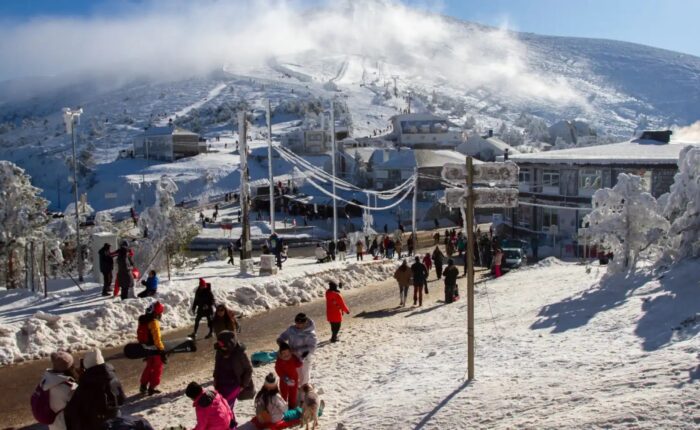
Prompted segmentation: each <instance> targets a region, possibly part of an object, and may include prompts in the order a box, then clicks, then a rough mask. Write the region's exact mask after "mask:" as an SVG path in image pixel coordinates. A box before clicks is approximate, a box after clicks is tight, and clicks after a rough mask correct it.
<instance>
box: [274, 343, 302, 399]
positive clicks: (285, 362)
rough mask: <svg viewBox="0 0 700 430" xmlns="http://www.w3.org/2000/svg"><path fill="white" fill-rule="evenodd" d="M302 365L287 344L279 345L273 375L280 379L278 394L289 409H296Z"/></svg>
mask: <svg viewBox="0 0 700 430" xmlns="http://www.w3.org/2000/svg"><path fill="white" fill-rule="evenodd" d="M301 365H302V363H301V360H299V358H297V357H296V356H295V355H294V354H292V350H291V348H290V347H289V345H288V344H286V343H284V342H282V343H280V349H279V352H278V353H277V362H275V373H277V376H279V378H280V387H279V388H280V394H281V395H282V398H283V399H284V400H286V401H287V406H288V407H289V409H292V408H296V407H297V391H298V390H299V368H300V367H301Z"/></svg>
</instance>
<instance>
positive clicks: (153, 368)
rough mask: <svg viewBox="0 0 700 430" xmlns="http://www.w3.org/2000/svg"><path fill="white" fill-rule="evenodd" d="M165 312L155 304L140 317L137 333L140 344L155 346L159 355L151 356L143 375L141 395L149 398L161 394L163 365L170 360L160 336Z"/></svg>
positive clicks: (160, 304)
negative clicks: (159, 388)
mask: <svg viewBox="0 0 700 430" xmlns="http://www.w3.org/2000/svg"><path fill="white" fill-rule="evenodd" d="M163 312H165V306H163V304H162V303H160V302H154V303H152V304H151V305H150V306H148V308H146V313H145V314H143V315H141V316H140V317H139V325H138V329H137V331H136V337H137V339H138V342H139V343H141V344H144V345H148V346H155V347H156V349H158V351H160V354H159V355H151V356H150V357H148V358H147V359H146V368H145V369H143V373H141V387H140V389H139V392H140V393H141V394H146V393H148V395H149V396H151V395H153V394H158V393H160V390H158V389H157V387H158V385H160V378H161V376H163V364H165V363H167V362H168V360H167V358H166V356H165V345H164V344H163V340H162V339H161V336H160V319H161V317H162V316H163Z"/></svg>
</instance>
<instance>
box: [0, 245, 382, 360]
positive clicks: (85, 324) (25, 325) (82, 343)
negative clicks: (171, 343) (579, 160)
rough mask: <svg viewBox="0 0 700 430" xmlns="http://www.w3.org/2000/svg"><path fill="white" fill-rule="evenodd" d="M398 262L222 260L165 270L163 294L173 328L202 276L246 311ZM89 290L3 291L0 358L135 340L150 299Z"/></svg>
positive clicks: (372, 276) (370, 277)
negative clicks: (265, 272) (256, 264)
mask: <svg viewBox="0 0 700 430" xmlns="http://www.w3.org/2000/svg"><path fill="white" fill-rule="evenodd" d="M392 267H393V265H392V263H389V262H365V263H354V262H353V263H350V262H344V263H343V262H339V261H336V262H332V263H324V264H317V263H316V262H315V259H313V258H290V259H289V260H287V262H286V263H285V264H284V269H283V270H282V271H281V272H278V274H277V275H275V276H261V277H257V276H252V275H249V276H244V275H238V272H239V268H238V267H235V268H233V267H232V266H231V265H229V264H226V262H225V260H216V261H209V262H206V263H204V264H202V265H200V266H198V267H195V268H191V270H184V269H183V270H182V272H177V273H175V275H174V276H173V279H172V281H171V282H168V281H167V274H165V273H161V274H160V279H161V285H160V286H159V287H158V297H157V299H158V300H159V301H160V302H161V303H163V304H165V306H166V309H167V312H168V318H167V321H164V329H165V330H170V329H175V328H179V327H185V326H188V325H190V324H191V323H192V317H191V315H190V313H189V309H190V306H191V304H192V298H193V297H194V290H195V289H196V287H197V285H198V278H199V277H202V278H204V279H206V280H207V282H211V284H212V289H213V292H214V295H215V297H216V299H217V303H224V304H226V305H227V306H229V308H230V309H233V310H234V311H235V312H236V313H238V314H241V315H244V316H245V315H251V314H253V313H255V312H261V311H265V310H268V309H272V308H275V307H278V306H292V305H295V304H298V303H302V302H308V301H310V300H312V299H314V298H316V297H320V296H322V295H323V293H324V292H325V288H326V286H327V280H328V279H331V278H332V279H336V280H339V281H342V282H343V284H344V286H345V287H346V288H358V287H361V286H366V285H368V284H371V283H372V282H376V281H380V280H383V279H385V278H386V277H387V276H388V274H389V273H390V271H391V270H392ZM310 275H314V276H310ZM52 285H54V284H53V283H52ZM54 288H55V287H54ZM83 289H85V292H83V291H79V290H78V289H77V287H75V286H74V285H73V284H68V283H64V284H63V286H62V288H60V289H57V290H56V291H52V292H50V293H49V295H48V297H46V298H44V297H43V295H42V294H38V293H33V292H31V291H27V290H25V289H17V290H9V291H2V292H0V365H6V364H10V363H13V362H19V361H24V360H31V359H36V358H40V357H45V356H47V355H49V354H50V353H51V352H53V351H55V350H57V349H66V350H69V351H80V350H85V349H88V348H91V347H106V346H115V345H119V344H121V343H124V342H126V341H129V340H132V339H133V337H134V333H135V332H136V323H137V318H138V316H139V315H141V314H142V313H143V312H144V309H145V308H146V306H147V305H148V303H150V302H151V299H148V300H147V299H132V300H126V301H121V300H120V299H118V298H111V297H109V298H104V297H102V296H101V295H100V293H101V291H102V287H101V285H99V284H97V283H87V284H84V285H83ZM141 289H142V288H141V287H140V286H137V287H136V290H137V292H138V291H140V290H141Z"/></svg>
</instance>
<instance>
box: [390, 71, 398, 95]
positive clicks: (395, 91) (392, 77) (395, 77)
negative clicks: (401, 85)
mask: <svg viewBox="0 0 700 430" xmlns="http://www.w3.org/2000/svg"><path fill="white" fill-rule="evenodd" d="M398 78H399V76H398V75H392V76H391V79H393V80H394V97H398V96H399V90H398V88H396V80H397V79H398Z"/></svg>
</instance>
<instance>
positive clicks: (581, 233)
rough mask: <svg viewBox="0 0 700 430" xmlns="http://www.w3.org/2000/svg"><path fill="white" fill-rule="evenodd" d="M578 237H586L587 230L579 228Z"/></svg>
mask: <svg viewBox="0 0 700 430" xmlns="http://www.w3.org/2000/svg"><path fill="white" fill-rule="evenodd" d="M578 237H584V238H585V237H588V228H586V227H581V228H579V229H578Z"/></svg>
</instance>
